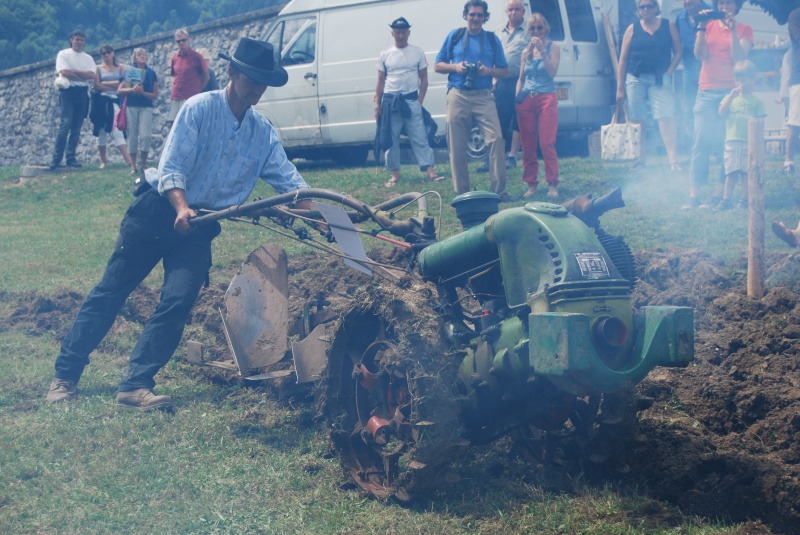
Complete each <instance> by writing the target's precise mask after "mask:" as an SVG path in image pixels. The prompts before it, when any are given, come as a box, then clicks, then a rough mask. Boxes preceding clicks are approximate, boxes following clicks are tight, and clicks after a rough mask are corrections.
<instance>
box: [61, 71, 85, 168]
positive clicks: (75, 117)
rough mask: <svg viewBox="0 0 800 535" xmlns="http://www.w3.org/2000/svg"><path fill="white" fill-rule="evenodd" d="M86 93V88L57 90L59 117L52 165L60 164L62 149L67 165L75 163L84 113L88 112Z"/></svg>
mask: <svg viewBox="0 0 800 535" xmlns="http://www.w3.org/2000/svg"><path fill="white" fill-rule="evenodd" d="M88 91H89V90H88V88H87V87H86V86H83V87H69V88H67V89H59V90H58V100H59V106H60V107H61V117H60V119H59V123H58V133H57V134H56V148H55V151H54V152H53V160H52V164H53V165H59V164H60V163H61V158H62V157H63V156H64V149H66V151H67V163H72V162H75V161H77V160H76V159H75V153H76V152H77V150H78V143H80V141H81V128H82V127H83V121H84V119H86V112H87V111H89V92H88Z"/></svg>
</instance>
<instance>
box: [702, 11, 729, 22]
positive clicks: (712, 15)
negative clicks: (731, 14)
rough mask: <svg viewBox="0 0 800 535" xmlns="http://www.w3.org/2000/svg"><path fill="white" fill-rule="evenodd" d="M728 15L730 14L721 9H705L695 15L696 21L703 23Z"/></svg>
mask: <svg viewBox="0 0 800 535" xmlns="http://www.w3.org/2000/svg"><path fill="white" fill-rule="evenodd" d="M726 16H728V14H727V13H725V12H724V11H719V10H717V9H704V10H702V11H700V12H699V13H698V14H697V15H695V16H694V21H695V22H696V23H697V24H701V23H705V22H709V21H712V20H722V19H724V18H725V17H726Z"/></svg>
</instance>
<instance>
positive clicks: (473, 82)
mask: <svg viewBox="0 0 800 535" xmlns="http://www.w3.org/2000/svg"><path fill="white" fill-rule="evenodd" d="M463 17H464V19H465V20H466V21H467V27H466V28H458V29H456V30H453V31H451V32H450V33H449V34H448V36H447V38H446V39H445V41H444V44H443V45H442V48H441V50H439V53H438V54H437V55H436V65H435V70H436V72H438V73H442V74H447V75H448V79H447V143H448V145H449V147H450V168H451V170H452V173H453V188H454V189H455V191H456V193H466V192H468V191H469V190H470V184H469V169H468V167H467V146H468V143H469V136H470V131H471V130H472V122H473V120H474V121H475V122H476V123H477V124H478V126H479V127H480V129H481V130H482V132H483V138H484V141H485V142H486V147H487V149H488V150H489V170H490V182H491V190H492V192H494V193H496V194H497V195H499V196H500V198H501V199H502V200H503V201H508V200H509V199H510V196H509V194H508V193H507V192H506V161H505V147H504V141H503V134H502V131H501V129H500V120H499V118H498V116H497V108H496V107H495V100H494V95H493V94H492V78H496V79H498V80H501V79H503V78H507V77H508V63H507V62H506V57H505V54H504V52H503V45H502V44H501V43H500V40H499V39H498V38H497V36H496V35H495V34H494V33H492V32H487V31H485V30H484V29H483V25H484V23H486V22H487V21H488V20H489V6H488V4H487V3H486V2H484V1H483V0H469V1H468V2H467V3H466V4H465V5H464V12H463Z"/></svg>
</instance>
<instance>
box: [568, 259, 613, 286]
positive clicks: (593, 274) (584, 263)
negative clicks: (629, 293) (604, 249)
mask: <svg viewBox="0 0 800 535" xmlns="http://www.w3.org/2000/svg"><path fill="white" fill-rule="evenodd" d="M575 260H577V261H578V266H579V267H580V268H581V276H582V277H583V278H584V279H590V280H595V279H608V278H610V277H611V275H610V274H609V272H608V264H607V263H606V259H605V257H604V256H603V254H602V253H575Z"/></svg>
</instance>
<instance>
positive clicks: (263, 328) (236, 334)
mask: <svg viewBox="0 0 800 535" xmlns="http://www.w3.org/2000/svg"><path fill="white" fill-rule="evenodd" d="M288 296H289V279H288V275H287V259H286V252H285V251H284V250H283V249H282V248H281V247H279V246H277V245H272V244H268V245H262V246H261V247H259V248H258V249H256V250H255V251H253V252H252V253H250V256H248V257H247V261H246V262H245V263H244V264H242V267H241V268H240V269H239V273H238V274H237V275H236V276H235V277H234V278H233V280H232V281H231V284H230V286H229V287H228V290H227V291H226V292H225V308H226V314H225V316H224V318H223V320H224V326H225V334H226V336H227V337H228V343H229V345H230V347H231V351H232V352H233V353H234V359H235V361H236V364H237V366H238V368H239V374H240V375H243V376H246V375H247V374H248V372H249V371H250V370H252V369H256V368H264V367H266V366H270V365H272V364H275V363H276V362H278V361H280V360H281V359H282V358H283V357H284V355H285V354H286V350H287V335H288V330H289V299H288Z"/></svg>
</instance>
